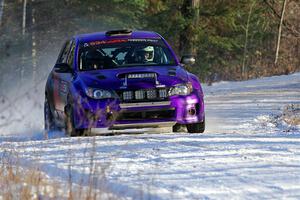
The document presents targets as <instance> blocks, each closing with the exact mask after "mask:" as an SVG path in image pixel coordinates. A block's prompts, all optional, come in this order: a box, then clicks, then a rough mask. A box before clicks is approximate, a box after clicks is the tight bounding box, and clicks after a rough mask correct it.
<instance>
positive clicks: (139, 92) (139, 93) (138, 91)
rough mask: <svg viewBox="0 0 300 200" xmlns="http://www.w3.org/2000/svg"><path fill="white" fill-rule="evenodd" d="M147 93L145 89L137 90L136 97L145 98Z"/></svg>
mask: <svg viewBox="0 0 300 200" xmlns="http://www.w3.org/2000/svg"><path fill="white" fill-rule="evenodd" d="M144 98H145V93H144V91H143V90H137V91H135V99H144Z"/></svg>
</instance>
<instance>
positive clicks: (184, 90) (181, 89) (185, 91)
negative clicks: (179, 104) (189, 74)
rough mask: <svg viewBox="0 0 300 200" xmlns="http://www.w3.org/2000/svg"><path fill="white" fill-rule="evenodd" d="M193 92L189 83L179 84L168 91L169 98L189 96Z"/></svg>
mask: <svg viewBox="0 0 300 200" xmlns="http://www.w3.org/2000/svg"><path fill="white" fill-rule="evenodd" d="M192 91H193V86H192V84H191V83H188V84H180V85H176V86H174V87H171V88H170V90H169V96H174V95H189V94H191V92H192Z"/></svg>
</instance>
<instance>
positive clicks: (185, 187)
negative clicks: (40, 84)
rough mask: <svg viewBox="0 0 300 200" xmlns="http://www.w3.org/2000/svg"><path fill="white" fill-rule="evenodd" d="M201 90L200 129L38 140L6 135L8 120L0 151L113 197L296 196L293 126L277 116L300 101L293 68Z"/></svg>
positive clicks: (299, 170) (297, 156) (297, 132)
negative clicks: (202, 111) (289, 71)
mask: <svg viewBox="0 0 300 200" xmlns="http://www.w3.org/2000/svg"><path fill="white" fill-rule="evenodd" d="M204 90H205V94H206V99H205V100H206V116H207V117H206V118H207V131H206V132H205V133H204V134H187V133H178V134H172V133H170V132H166V133H163V134H157V133H153V132H152V130H150V131H148V132H147V133H144V134H121V135H115V136H96V137H85V138H84V137H80V138H67V137H63V136H62V134H61V133H53V134H51V135H50V139H48V140H44V139H43V134H42V131H38V132H35V131H34V132H33V131H32V132H33V133H32V134H30V135H29V134H24V135H22V136H20V135H18V134H17V133H18V132H15V134H12V133H13V132H14V131H16V130H19V129H20V126H18V127H15V128H16V129H14V127H10V126H9V125H8V126H6V127H2V129H1V127H0V129H1V133H3V134H2V136H1V137H0V145H1V149H0V155H1V158H3V156H5V155H10V156H12V155H14V157H15V158H14V159H16V157H17V158H18V162H19V163H20V165H21V166H24V167H32V166H35V167H36V166H38V168H39V169H41V170H42V171H43V172H44V173H45V174H46V175H47V176H48V177H50V178H51V179H54V180H58V181H61V182H66V183H67V182H70V180H71V182H72V183H73V184H75V185H76V184H78V185H81V186H89V185H91V184H92V185H93V186H94V187H95V188H98V189H99V188H100V189H102V188H103V189H104V190H105V191H107V192H110V193H112V194H113V195H114V196H116V197H118V198H120V199H227V198H231V199H286V198H288V199H300V162H299V160H300V126H299V124H298V125H297V124H293V125H290V124H288V123H287V121H288V120H284V119H286V117H289V116H286V114H285V115H283V111H284V110H285V108H286V106H287V105H289V104H293V105H294V106H296V107H297V106H299V104H300V73H296V74H293V75H288V76H277V77H271V78H262V79H258V80H250V81H246V82H221V83H217V84H214V85H213V86H206V87H204ZM20 109H22V108H20ZM38 109H40V108H38ZM296 111H297V109H296ZM297 112H298V111H297ZM34 113H40V110H38V111H35V112H34ZM287 113H289V114H290V115H293V114H294V112H287ZM298 114H299V113H296V115H295V116H299V115H298ZM293 117H294V116H291V117H290V118H293ZM41 118H42V116H40V117H39V119H38V120H36V121H35V123H36V124H39V126H38V127H40V125H41V124H42V123H41ZM3 119H4V118H3ZM20 121H21V122H22V120H20ZM7 127H10V129H9V130H8V128H7ZM27 127H28V126H27ZM29 127H34V129H38V127H36V126H34V125H33V126H29ZM39 130H41V127H40V128H39ZM156 131H157V130H156ZM26 132H28V131H26ZM163 132H165V131H163ZM5 133H7V134H5ZM8 133H9V134H8ZM7 152H10V153H9V154H7Z"/></svg>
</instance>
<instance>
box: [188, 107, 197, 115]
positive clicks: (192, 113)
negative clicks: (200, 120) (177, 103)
mask: <svg viewBox="0 0 300 200" xmlns="http://www.w3.org/2000/svg"><path fill="white" fill-rule="evenodd" d="M188 113H189V115H192V116H194V115H196V109H195V108H190V109H189V110H188Z"/></svg>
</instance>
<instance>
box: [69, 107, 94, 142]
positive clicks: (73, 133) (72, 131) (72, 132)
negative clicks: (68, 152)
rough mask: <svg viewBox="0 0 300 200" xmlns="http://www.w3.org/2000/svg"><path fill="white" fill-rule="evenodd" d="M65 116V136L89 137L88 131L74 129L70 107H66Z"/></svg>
mask: <svg viewBox="0 0 300 200" xmlns="http://www.w3.org/2000/svg"><path fill="white" fill-rule="evenodd" d="M65 115H66V118H65V134H66V135H68V136H70V137H77V136H88V135H90V129H77V128H75V124H74V117H73V109H72V108H71V106H67V109H66V112H65Z"/></svg>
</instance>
